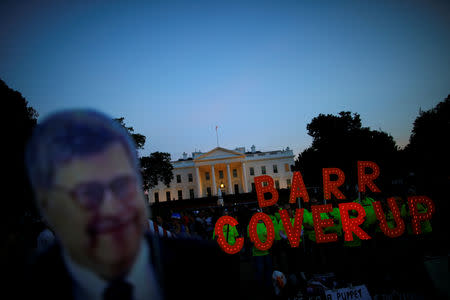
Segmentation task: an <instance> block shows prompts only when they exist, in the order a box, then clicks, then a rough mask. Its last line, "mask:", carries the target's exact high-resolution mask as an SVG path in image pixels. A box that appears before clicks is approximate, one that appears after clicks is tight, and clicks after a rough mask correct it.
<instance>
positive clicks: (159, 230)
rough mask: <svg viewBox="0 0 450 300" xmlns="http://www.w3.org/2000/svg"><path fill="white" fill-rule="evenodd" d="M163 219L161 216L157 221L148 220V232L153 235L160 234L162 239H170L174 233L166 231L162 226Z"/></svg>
mask: <svg viewBox="0 0 450 300" xmlns="http://www.w3.org/2000/svg"><path fill="white" fill-rule="evenodd" d="M162 223H163V222H162V218H161V217H160V216H157V217H156V220H155V221H152V220H151V219H149V220H148V230H149V232H150V233H152V234H158V235H159V236H160V237H165V238H170V237H172V233H171V232H170V231H168V230H166V229H165V228H164V227H163V226H162Z"/></svg>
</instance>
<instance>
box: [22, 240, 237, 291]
mask: <svg viewBox="0 0 450 300" xmlns="http://www.w3.org/2000/svg"><path fill="white" fill-rule="evenodd" d="M146 241H147V243H148V244H149V246H150V255H151V263H152V265H153V268H154V270H155V274H156V279H157V281H158V285H159V287H160V291H161V293H162V298H163V299H230V298H236V296H238V295H239V265H236V263H235V262H236V258H237V259H238V258H239V257H238V256H235V257H232V256H230V255H227V254H225V253H223V252H222V251H221V250H220V248H219V246H218V245H217V243H215V242H212V241H202V240H192V239H166V238H160V237H158V236H155V235H147V236H146ZM22 283H24V284H23V285H22ZM22 283H20V284H19V285H20V286H23V291H22V292H23V293H20V294H21V295H23V298H24V299H31V297H32V298H38V299H58V300H61V299H73V295H72V292H73V282H72V278H71V276H70V274H69V272H68V270H67V269H66V266H65V264H64V260H63V257H62V254H61V248H60V246H59V245H57V244H56V245H54V246H53V247H51V248H50V249H49V250H48V251H47V252H45V253H44V254H42V255H41V256H40V257H39V258H38V259H36V261H35V262H34V263H33V264H32V265H30V266H29V268H28V270H27V274H26V278H25V279H24V281H23V282H22ZM233 287H235V288H233Z"/></svg>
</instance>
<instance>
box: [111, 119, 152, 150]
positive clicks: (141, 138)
mask: <svg viewBox="0 0 450 300" xmlns="http://www.w3.org/2000/svg"><path fill="white" fill-rule="evenodd" d="M114 120H116V121H117V122H119V124H120V125H122V126H123V128H125V129H126V130H127V131H128V133H129V134H130V135H131V137H132V138H133V140H134V144H135V145H136V149H144V144H145V139H146V137H145V135H142V134H139V133H134V128H133V127H127V126H126V125H125V122H124V120H125V118H124V117H122V118H116V119H114Z"/></svg>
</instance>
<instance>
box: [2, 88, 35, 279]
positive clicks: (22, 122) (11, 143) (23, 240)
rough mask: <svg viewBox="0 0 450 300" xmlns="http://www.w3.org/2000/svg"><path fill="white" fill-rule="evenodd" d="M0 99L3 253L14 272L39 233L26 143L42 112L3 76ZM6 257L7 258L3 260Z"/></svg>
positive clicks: (5, 262)
mask: <svg viewBox="0 0 450 300" xmlns="http://www.w3.org/2000/svg"><path fill="white" fill-rule="evenodd" d="M0 100H1V102H2V105H3V111H2V112H3V118H2V121H3V122H4V124H2V125H3V128H4V131H3V136H2V138H3V141H4V144H3V147H2V148H3V149H2V150H3V151H4V152H3V156H2V157H3V167H4V170H5V171H6V172H4V173H5V175H6V176H3V184H2V186H3V187H4V189H3V190H2V199H3V200H4V201H3V202H2V211H3V214H2V224H3V226H2V228H1V230H2V231H4V232H2V236H3V237H4V239H3V240H2V243H1V244H0V245H1V246H0V256H1V257H2V261H1V263H2V265H6V266H12V269H11V270H10V271H11V273H9V272H8V271H6V272H8V274H11V275H12V274H13V273H14V272H18V271H19V270H20V265H21V263H23V262H25V258H26V257H27V254H28V253H27V251H29V250H30V249H31V248H32V247H33V246H34V245H33V242H34V240H35V238H36V235H37V232H36V230H37V226H35V224H36V223H35V222H36V220H38V218H39V213H38V211H37V209H36V207H35V205H34V200H33V199H34V198H33V192H32V189H31V185H30V182H29V179H28V176H27V173H26V169H25V157H24V156H25V146H26V144H27V142H28V139H29V138H30V136H31V133H32V130H33V128H34V127H35V126H36V123H37V117H38V113H37V112H36V110H35V109H34V108H32V107H31V106H29V104H28V102H27V101H26V100H25V98H24V97H23V96H22V94H21V93H19V92H18V91H15V90H13V89H11V88H9V87H8V85H7V84H6V83H5V82H4V81H3V80H1V79H0ZM3 259H5V260H6V261H3Z"/></svg>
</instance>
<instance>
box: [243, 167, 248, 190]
mask: <svg viewBox="0 0 450 300" xmlns="http://www.w3.org/2000/svg"><path fill="white" fill-rule="evenodd" d="M242 177H243V180H244V193H248V188H247V170H246V169H245V162H242Z"/></svg>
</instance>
